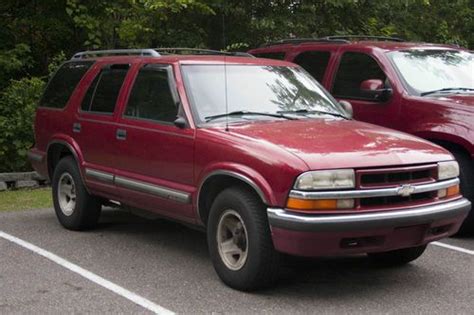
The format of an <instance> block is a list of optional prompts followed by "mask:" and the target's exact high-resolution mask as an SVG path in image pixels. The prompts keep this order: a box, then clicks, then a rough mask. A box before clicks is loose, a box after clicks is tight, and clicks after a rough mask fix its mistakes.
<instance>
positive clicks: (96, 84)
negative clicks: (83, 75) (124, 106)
mask: <svg viewBox="0 0 474 315" xmlns="http://www.w3.org/2000/svg"><path fill="white" fill-rule="evenodd" d="M128 68H129V65H112V66H109V67H107V68H104V69H102V70H101V72H100V73H99V74H98V75H97V76H96V78H95V79H94V81H93V82H92V84H91V85H90V86H89V89H88V90H87V93H86V95H85V96H84V99H83V100H82V104H81V110H83V111H90V112H96V113H109V114H110V113H113V112H114V109H115V104H116V103H117V98H118V95H119V92H120V88H121V87H122V84H123V81H124V80H125V76H126V75H127V72H128Z"/></svg>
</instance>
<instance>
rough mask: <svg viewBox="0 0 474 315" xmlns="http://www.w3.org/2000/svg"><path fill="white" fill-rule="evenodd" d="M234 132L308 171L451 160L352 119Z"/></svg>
mask: <svg viewBox="0 0 474 315" xmlns="http://www.w3.org/2000/svg"><path fill="white" fill-rule="evenodd" d="M229 129H230V133H231V134H232V135H233V136H235V137H239V138H245V139H247V140H248V141H252V140H258V141H263V142H267V143H269V144H273V145H276V146H279V147H281V148H283V149H285V150H287V151H289V152H291V153H293V154H294V155H296V156H297V157H299V158H300V159H302V160H303V161H304V162H305V163H306V164H307V165H308V167H309V169H330V168H360V167H377V166H394V165H409V164H421V163H430V162H438V161H443V160H451V159H452V156H451V155H450V154H449V153H448V152H447V151H445V150H444V149H442V148H441V147H439V146H437V145H434V144H432V143H430V142H427V141H425V140H423V139H420V138H417V137H414V136H411V135H408V134H405V133H402V132H398V131H395V130H391V129H386V128H383V127H379V126H375V125H371V124H367V123H363V122H359V121H353V120H351V121H347V120H332V119H331V120H326V119H302V120H291V121H282V122H274V121H273V122H272V123H266V122H258V123H250V124H244V125H231V126H230V127H229ZM222 132H225V131H222Z"/></svg>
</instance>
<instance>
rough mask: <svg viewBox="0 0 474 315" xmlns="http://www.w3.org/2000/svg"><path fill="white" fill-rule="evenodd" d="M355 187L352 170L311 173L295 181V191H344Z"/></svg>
mask: <svg viewBox="0 0 474 315" xmlns="http://www.w3.org/2000/svg"><path fill="white" fill-rule="evenodd" d="M354 187H355V172H354V170H353V169H343V170H326V171H311V172H307V173H304V174H302V175H300V176H299V177H298V178H297V179H296V183H295V189H298V190H322V189H344V188H354Z"/></svg>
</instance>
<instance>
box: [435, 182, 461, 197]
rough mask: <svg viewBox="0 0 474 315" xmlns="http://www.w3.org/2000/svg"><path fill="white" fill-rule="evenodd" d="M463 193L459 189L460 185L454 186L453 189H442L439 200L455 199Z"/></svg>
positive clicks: (439, 192) (439, 191)
mask: <svg viewBox="0 0 474 315" xmlns="http://www.w3.org/2000/svg"><path fill="white" fill-rule="evenodd" d="M460 193H461V191H460V189H459V185H454V186H451V187H448V188H447V189H441V190H438V198H448V197H453V196H457V195H459V194H460Z"/></svg>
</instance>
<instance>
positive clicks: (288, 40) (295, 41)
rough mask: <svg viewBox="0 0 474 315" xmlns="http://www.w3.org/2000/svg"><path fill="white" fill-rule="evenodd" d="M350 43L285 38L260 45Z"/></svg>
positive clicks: (319, 39)
mask: <svg viewBox="0 0 474 315" xmlns="http://www.w3.org/2000/svg"><path fill="white" fill-rule="evenodd" d="M309 42H311V43H342V44H343V43H349V41H348V40H346V39H342V38H341V39H331V38H327V37H322V38H285V39H280V40H277V41H273V42H269V43H265V44H262V45H260V47H269V46H274V45H283V44H301V43H309Z"/></svg>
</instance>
